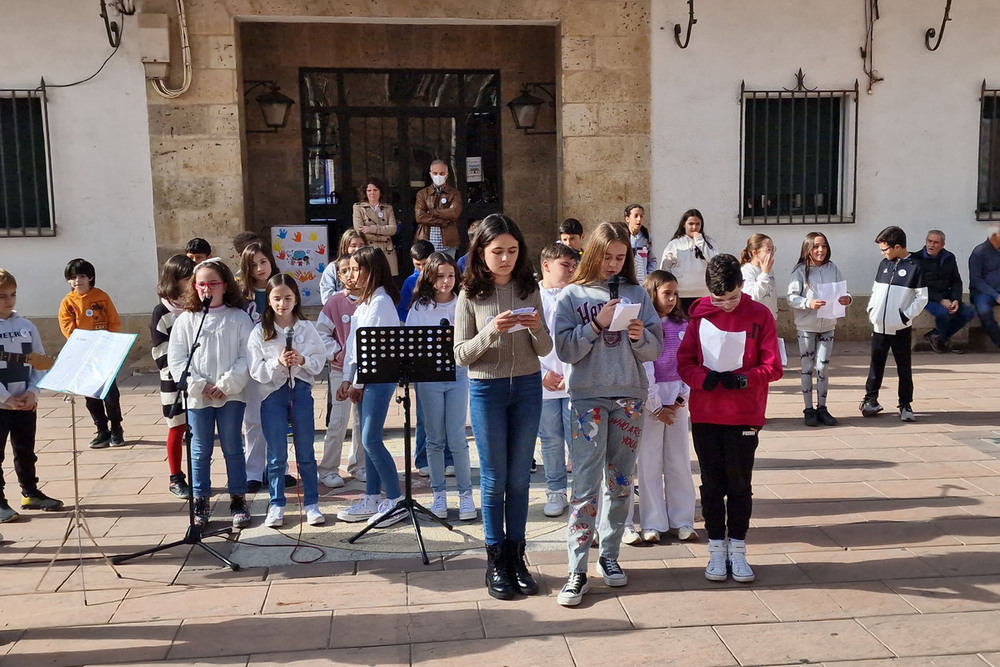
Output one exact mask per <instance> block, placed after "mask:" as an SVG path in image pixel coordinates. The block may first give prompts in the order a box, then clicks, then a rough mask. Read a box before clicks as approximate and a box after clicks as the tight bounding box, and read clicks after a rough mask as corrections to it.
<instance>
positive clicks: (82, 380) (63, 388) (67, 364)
mask: <svg viewBox="0 0 1000 667" xmlns="http://www.w3.org/2000/svg"><path fill="white" fill-rule="evenodd" d="M136 338H137V336H136V334H125V333H112V332H111V331H86V330H83V329H76V330H75V331H74V332H73V333H72V334H70V337H69V340H67V341H66V344H65V345H64V346H63V348H62V350H61V351H60V352H59V356H58V357H57V358H56V362H55V364H53V365H52V369H51V370H49V372H48V373H46V374H45V377H43V378H42V380H41V382H39V383H38V386H39V387H40V388H42V389H48V390H50V391H57V392H59V393H62V394H76V395H77V396H88V397H90V398H100V399H103V398H104V397H105V396H107V395H108V391H109V390H110V389H111V383H112V381H113V380H114V379H115V378H116V377H117V376H118V372H119V371H120V370H121V368H122V366H123V365H124V363H125V358H126V357H127V356H128V352H129V350H131V349H132V345H134V344H135V340H136Z"/></svg>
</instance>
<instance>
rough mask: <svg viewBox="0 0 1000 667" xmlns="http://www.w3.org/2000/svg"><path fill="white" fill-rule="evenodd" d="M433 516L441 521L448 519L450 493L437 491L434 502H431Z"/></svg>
mask: <svg viewBox="0 0 1000 667" xmlns="http://www.w3.org/2000/svg"><path fill="white" fill-rule="evenodd" d="M431 514H433V515H434V516H436V517H437V518H439V519H447V518H448V493H447V491H435V492H434V500H432V501H431Z"/></svg>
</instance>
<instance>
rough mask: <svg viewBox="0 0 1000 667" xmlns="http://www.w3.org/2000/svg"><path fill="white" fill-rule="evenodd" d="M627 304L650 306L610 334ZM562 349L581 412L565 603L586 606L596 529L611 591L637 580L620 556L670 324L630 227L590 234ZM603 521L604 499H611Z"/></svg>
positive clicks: (562, 329)
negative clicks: (640, 277)
mask: <svg viewBox="0 0 1000 667" xmlns="http://www.w3.org/2000/svg"><path fill="white" fill-rule="evenodd" d="M612 276H616V277H617V278H616V279H617V280H620V282H621V285H620V287H619V290H620V295H621V298H618V299H611V298H610V294H609V287H608V280H609V279H610V278H611V277H612ZM619 303H626V304H641V308H640V310H639V316H638V317H637V318H635V319H632V320H630V321H629V324H628V328H627V329H626V330H621V331H609V330H608V328H609V327H610V325H611V322H612V318H613V317H614V314H615V308H616V306H617V305H618V304H619ZM555 336H556V352H557V353H558V355H559V358H560V359H562V360H563V362H565V363H566V365H567V371H566V386H567V387H568V388H569V395H570V400H571V408H572V411H573V442H572V445H571V448H570V457H571V458H572V461H573V497H572V500H571V501H570V503H571V505H572V510H571V512H570V516H569V525H568V527H567V531H566V533H567V550H568V552H569V577H568V579H567V580H566V585H565V586H563V589H562V591H561V592H560V593H559V597H558V602H559V604H561V605H564V606H575V605H578V604H580V602H581V600H582V599H583V594H584V593H586V592H587V589H588V588H589V585H588V583H587V558H588V552H589V550H590V545H591V542H592V541H593V536H594V526H595V523H597V525H598V526H599V530H600V532H601V536H600V549H601V555H600V558H598V572H599V573H600V574H601V577H602V578H603V579H604V583H605V584H607V585H608V586H624V585H626V584H627V583H628V576H627V575H626V574H625V572H624V571H623V570H622V568H621V566H620V565H618V551H619V549H620V547H621V539H622V533H623V531H624V529H625V517H626V514H627V513H628V504H629V503H631V501H632V475H633V471H634V470H635V456H636V448H637V447H638V446H639V439H640V438H641V436H642V409H643V401H645V399H646V397H647V394H648V385H647V381H646V373H645V370H644V369H643V366H642V364H643V362H646V361H653V360H654V359H656V358H657V357H659V356H660V351H661V349H662V347H663V327H662V325H661V324H660V321H659V319H658V318H657V316H656V310H655V309H654V308H653V304H652V302H651V301H650V299H649V295H648V294H646V292H645V290H643V289H642V288H641V287H640V286H639V285H638V284H636V281H635V265H634V260H633V254H632V249H631V247H630V245H629V234H628V230H626V229H625V227H624V226H622V225H620V224H614V223H609V222H605V223H601V225H600V226H598V228H597V230H596V231H594V232H593V233H592V234H591V235H590V239H589V240H588V241H587V245H586V247H585V248H584V251H583V259H582V260H580V266H579V268H578V269H577V271H576V274H575V275H574V278H573V281H572V282H571V283H570V284H569V285H568V286H567V287H566V288H565V289H564V290H563V292H562V294H560V295H559V301H558V304H557V306H556V334H555ZM602 487H603V494H604V496H603V502H602V503H601V510H600V512H601V516H600V517H597V516H596V515H597V506H598V501H597V496H598V494H599V493H602Z"/></svg>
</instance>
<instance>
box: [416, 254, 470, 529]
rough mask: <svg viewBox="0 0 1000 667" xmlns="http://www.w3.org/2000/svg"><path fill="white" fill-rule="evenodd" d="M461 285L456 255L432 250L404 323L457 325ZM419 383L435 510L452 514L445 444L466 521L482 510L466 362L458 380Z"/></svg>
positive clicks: (438, 513)
mask: <svg viewBox="0 0 1000 667" xmlns="http://www.w3.org/2000/svg"><path fill="white" fill-rule="evenodd" d="M460 290H461V279H460V278H459V274H458V264H457V263H456V262H455V260H454V259H452V258H451V257H450V256H449V255H446V254H445V253H443V252H436V253H434V254H432V255H431V256H430V257H428V258H427V263H426V264H425V265H424V270H423V271H421V272H420V280H418V281H417V287H416V290H415V299H416V301H415V303H414V304H413V307H412V308H410V314H409V315H408V316H407V318H406V326H408V327H427V326H433V327H436V326H440V325H441V324H443V323H444V322H445V321H447V322H448V324H450V325H452V326H454V324H455V305H456V303H457V295H458V293H459V291H460ZM416 388H417V399H418V401H419V405H420V406H421V410H422V417H423V422H424V434H425V435H426V437H427V465H428V467H429V468H430V478H431V491H432V492H433V493H434V499H433V501H432V502H431V512H432V513H433V514H434V515H435V516H437V517H438V518H441V519H446V518H448V494H447V491H446V487H447V480H446V479H445V476H444V467H445V459H444V451H445V446H446V445H447V448H448V451H450V452H451V455H452V460H453V461H454V462H455V464H454V468H455V484H456V485H457V487H458V518H459V519H460V520H462V521H468V520H471V519H475V518H476V517H477V516H478V512H477V511H476V502H475V500H474V499H473V497H472V466H471V464H470V462H469V443H468V441H467V440H466V438H465V415H466V410H467V406H468V404H469V375H468V371H467V370H466V369H465V368H464V367H463V366H456V368H455V381H454V382H418V383H416Z"/></svg>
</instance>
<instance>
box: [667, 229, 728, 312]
mask: <svg viewBox="0 0 1000 667" xmlns="http://www.w3.org/2000/svg"><path fill="white" fill-rule="evenodd" d="M695 248H697V249H698V250H700V251H701V254H702V255H704V256H705V259H700V258H699V257H698V255H696V254H695V252H694V251H695ZM716 254H718V251H717V250H716V249H715V248H709V247H708V243H706V242H705V235H704V234H701V235H699V236H698V238H696V239H693V238H691V237H690V236H688V235H686V234H685V235H684V236H678V237H677V238H675V239H672V240H671V241H670V243H668V244H667V247H666V248H664V249H663V261H661V262H660V268H661V269H663V270H664V271H670V272H671V273H673V274H674V277H675V278H677V291H678V292H679V293H680V296H681V297H683V298H685V299H690V298H694V297H699V296H708V286H707V285H706V284H705V269H706V268H708V260H710V259H712V258H713V257H715V255H716Z"/></svg>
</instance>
